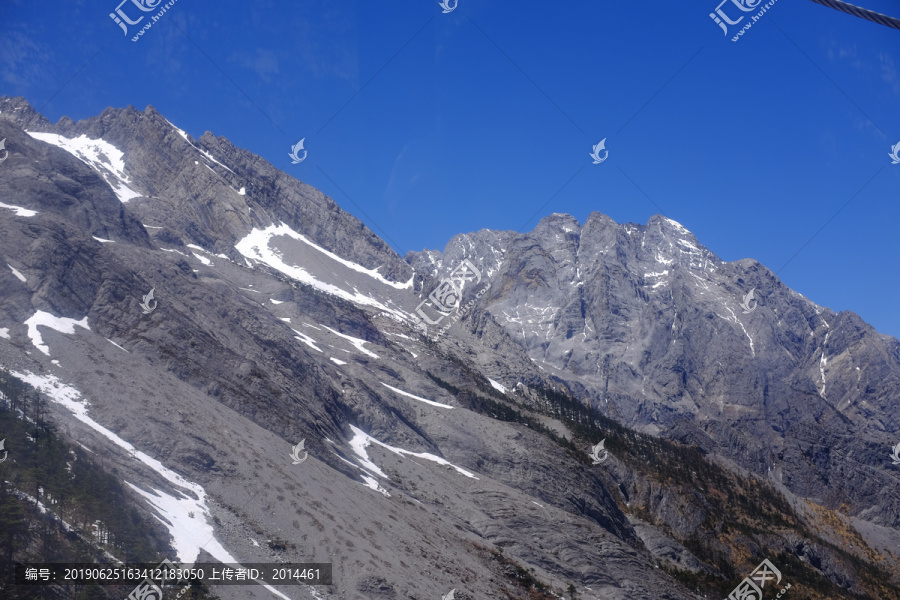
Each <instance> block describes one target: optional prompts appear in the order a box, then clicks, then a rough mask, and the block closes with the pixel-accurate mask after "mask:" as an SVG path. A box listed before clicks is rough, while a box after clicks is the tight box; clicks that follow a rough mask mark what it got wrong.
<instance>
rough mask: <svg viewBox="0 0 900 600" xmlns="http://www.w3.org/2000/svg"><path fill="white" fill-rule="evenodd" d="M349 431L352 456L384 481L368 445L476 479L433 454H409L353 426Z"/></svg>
mask: <svg viewBox="0 0 900 600" xmlns="http://www.w3.org/2000/svg"><path fill="white" fill-rule="evenodd" d="M450 408H452V407H450ZM350 429H352V430H353V439H351V440H350V447H351V448H352V449H353V452H354V454H356V456H357V457H359V462H360V464H362V465H363V468H365V469H366V470H367V471H371V472H372V473H375V474H376V475H378V476H379V477H384V478H385V479H387V478H388V477H387V475H385V474H384V471H382V470H381V469H380V468H379V467H378V465H376V464H375V463H373V462H372V461H371V460H370V459H369V455H368V453H367V452H366V447H368V446H369V444H377V445H379V446H381V447H382V448H384V449H385V450H390V451H391V452H393V453H394V454H397V455H398V456H415V457H416V458H423V459H425V460H430V461H432V462H436V463H437V464H439V465H444V466H448V467H451V468H453V469H456V471H457V472H458V473H461V474H463V475H465V476H466V477H470V478H472V479H478V477H476V476H475V475H474V474H472V473H470V472H469V471H466V470H465V469H463V468H461V467H457V466H456V465H454V464H453V463H451V462H449V461H447V460H444V459H443V458H441V457H440V456H435V455H434V454H429V453H428V452H411V451H409V450H404V449H403V448H395V447H394V446H389V445H387V444H385V443H384V442H380V441H378V440H376V439H375V438H373V437H372V436H371V435H369V434H368V433H366V432H365V431H363V430H362V429H359V428H358V427H355V426H354V425H351V426H350Z"/></svg>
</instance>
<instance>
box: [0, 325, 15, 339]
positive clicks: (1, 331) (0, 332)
mask: <svg viewBox="0 0 900 600" xmlns="http://www.w3.org/2000/svg"><path fill="white" fill-rule="evenodd" d="M0 338H3V339H4V340H10V339H12V338H11V337H9V329H8V328H6V327H0Z"/></svg>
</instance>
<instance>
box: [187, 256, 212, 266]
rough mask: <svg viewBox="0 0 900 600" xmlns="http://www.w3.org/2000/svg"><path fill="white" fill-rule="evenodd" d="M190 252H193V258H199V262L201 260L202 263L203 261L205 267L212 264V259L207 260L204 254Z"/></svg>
mask: <svg viewBox="0 0 900 600" xmlns="http://www.w3.org/2000/svg"><path fill="white" fill-rule="evenodd" d="M191 254H193V255H194V258H196V259H197V260H199V261H200V262H202V263H203V264H204V265H206V266H207V267H210V266H212V261H211V260H209V259H208V258H206V257H205V256H201V255H199V254H197V253H196V252H191Z"/></svg>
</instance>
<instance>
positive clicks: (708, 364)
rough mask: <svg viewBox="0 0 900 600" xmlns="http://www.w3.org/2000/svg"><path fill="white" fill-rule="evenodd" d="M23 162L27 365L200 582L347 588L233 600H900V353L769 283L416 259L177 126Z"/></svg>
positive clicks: (18, 222)
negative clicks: (757, 572)
mask: <svg viewBox="0 0 900 600" xmlns="http://www.w3.org/2000/svg"><path fill="white" fill-rule="evenodd" d="M3 138H6V140H7V142H6V148H7V149H8V150H9V151H10V155H9V158H8V159H7V160H6V161H5V162H4V163H3V164H2V165H0V368H2V369H5V370H6V371H8V372H9V373H11V374H12V375H13V376H15V377H17V378H19V379H21V380H22V381H24V382H26V383H29V384H31V385H32V386H34V387H35V388H37V389H39V390H41V391H42V392H43V393H44V394H45V395H46V397H47V398H48V399H49V400H50V409H51V411H52V414H53V417H54V419H55V421H56V422H57V423H59V424H60V426H61V429H62V430H63V431H65V432H66V436H67V437H68V438H70V439H71V440H74V441H77V442H78V443H80V444H82V445H83V446H85V447H86V448H88V449H90V451H91V452H94V453H98V454H101V455H103V456H104V457H106V459H107V460H108V461H109V462H110V463H111V464H113V465H115V469H116V473H117V476H119V477H121V479H122V480H123V481H124V482H126V483H127V485H128V486H129V489H130V490H132V491H133V500H134V503H135V505H136V506H138V507H140V509H141V510H142V511H143V512H145V513H147V514H151V515H155V516H156V517H158V519H159V521H158V522H159V527H161V528H163V531H164V532H165V533H166V534H167V535H168V537H169V539H170V540H171V550H172V554H171V558H172V559H173V560H176V559H177V560H178V561H181V562H184V563H190V562H194V561H198V560H202V561H210V560H218V561H221V562H231V563H259V562H330V563H333V569H334V585H333V586H318V587H315V588H311V587H297V586H294V587H287V586H277V587H272V588H268V589H266V588H262V587H255V588H237V587H226V586H223V587H221V588H217V589H216V593H217V594H219V595H220V596H221V597H222V598H244V597H248V596H247V595H246V594H248V593H252V594H254V597H286V598H291V599H294V598H313V597H316V598H366V599H372V598H376V599H377V598H384V599H387V598H398V599H399V598H422V599H424V598H440V597H442V596H444V595H446V594H447V593H448V592H449V591H450V590H451V589H455V590H456V592H455V597H456V598H458V599H464V598H550V597H554V596H552V595H551V594H552V593H555V594H557V597H559V595H562V594H563V593H566V594H577V596H576V597H578V598H621V599H625V598H628V599H629V600H634V599H639V598H646V599H651V598H652V599H654V600H656V599H660V598H669V599H676V598H678V599H681V598H684V599H687V598H695V597H704V596H703V595H704V594H709V593H712V591H721V590H724V592H725V593H724V594H722V595H723V596H724V595H727V593H728V591H730V589H731V588H733V587H734V586H735V585H736V584H737V583H739V582H740V581H741V580H742V579H743V578H744V577H746V576H747V575H749V574H750V572H751V571H752V570H753V568H754V567H755V566H756V564H758V563H759V562H760V560H762V558H769V559H770V560H772V561H773V563H776V564H778V566H779V569H780V570H781V574H782V575H783V577H784V579H785V580H787V581H790V582H792V585H793V586H794V587H792V588H791V591H790V593H791V594H792V595H794V594H796V595H797V597H802V596H801V595H800V594H802V593H804V589H805V593H807V596H808V597H844V596H843V594H847V595H846V597H848V598H849V597H852V596H851V595H850V594H857V597H868V598H894V597H900V596H898V593H900V592H898V589H900V588H897V587H894V585H893V584H892V583H891V582H892V581H893V580H894V578H895V577H896V573H897V572H898V571H897V569H898V563H897V559H896V556H895V555H894V554H892V552H893V550H892V549H893V548H896V545H897V544H898V543H900V535H898V531H897V501H896V498H897V497H898V482H900V480H898V477H897V471H896V467H894V466H893V465H891V462H890V456H889V454H890V450H891V447H892V446H893V445H894V444H895V443H896V442H897V441H898V440H896V439H894V436H895V435H896V434H897V430H898V423H897V408H896V407H895V405H894V403H893V402H892V400H893V399H894V398H896V397H897V396H898V394H900V385H898V383H900V378H898V375H900V344H898V341H897V340H896V339H894V338H891V337H888V336H884V335H880V334H878V333H877V332H875V331H874V330H873V329H872V328H871V327H869V326H868V325H867V324H865V323H864V322H863V321H862V320H861V319H860V318H859V317H858V316H857V315H855V314H853V313H849V312H844V313H839V314H835V313H834V312H832V311H830V310H828V309H827V308H824V307H820V306H817V305H816V304H815V303H814V302H812V301H810V300H808V299H806V298H804V297H802V296H801V295H799V294H797V293H796V292H793V291H792V290H790V289H788V288H787V287H786V286H784V285H783V284H782V283H781V282H780V281H779V280H778V278H777V277H776V276H775V275H774V274H773V273H772V272H771V271H769V270H768V269H767V268H766V267H764V266H763V265H761V264H759V263H757V262H755V261H752V260H742V261H737V262H724V261H722V260H721V259H719V258H718V257H717V256H715V254H714V253H713V252H711V251H710V250H709V249H707V248H705V247H704V246H703V245H702V244H701V243H700V241H699V240H697V239H696V238H695V237H694V236H693V235H692V234H691V233H690V232H689V231H688V230H687V229H685V228H684V227H682V226H681V225H680V224H678V223H676V222H674V221H671V220H669V219H666V218H663V217H659V216H657V217H653V218H651V219H650V221H649V222H648V223H647V224H646V225H635V224H617V223H615V222H613V221H612V220H611V219H609V218H608V217H606V216H604V215H602V214H600V213H599V212H598V213H594V214H592V215H591V216H590V218H589V219H588V220H587V222H586V223H584V224H581V223H578V222H577V221H576V220H575V219H574V218H572V217H571V216H568V215H560V214H553V215H550V216H548V217H546V218H544V219H543V220H541V222H540V223H539V224H538V226H537V227H536V228H535V229H534V230H533V231H531V232H529V233H525V234H519V233H514V232H498V231H490V230H482V231H479V232H475V233H470V234H462V235H459V236H457V237H455V238H454V239H453V240H451V241H450V242H449V243H448V245H447V247H446V248H445V249H444V251H443V252H439V251H435V250H432V251H424V252H418V253H410V254H409V255H407V256H406V257H400V256H398V255H397V254H396V253H395V252H394V251H393V250H391V248H390V247H389V246H388V245H387V244H386V243H384V242H383V241H382V240H381V239H380V238H378V236H376V235H375V234H374V233H373V232H371V231H370V230H369V229H367V228H366V227H365V226H364V225H363V224H362V223H361V222H360V221H359V220H357V219H356V218H355V217H353V216H352V215H350V214H349V213H347V212H344V211H343V210H342V209H341V208H340V207H339V206H338V205H337V204H336V203H335V202H334V201H333V200H331V199H330V198H328V197H326V196H325V195H323V194H322V193H321V192H319V191H317V190H315V189H313V188H311V187H310V186H308V185H305V184H303V183H301V182H300V181H297V180H296V179H294V178H293V177H291V176H289V175H286V174H285V173H282V172H281V171H279V170H277V169H276V168H274V167H273V166H272V165H270V164H268V163H267V162H266V161H264V160H263V159H261V158H259V157H258V156H255V155H253V154H252V153H250V152H248V151H246V150H243V149H240V148H236V147H235V146H233V145H232V144H231V143H230V142H228V140H227V139H225V138H221V137H216V136H215V135H213V134H211V133H206V134H204V135H203V136H201V137H200V138H199V139H193V138H192V137H191V136H190V135H188V134H187V133H185V132H184V131H182V130H180V129H179V128H178V127H177V126H176V125H174V124H172V123H170V122H169V121H168V120H167V119H165V118H164V117H163V116H162V115H160V114H159V113H158V112H157V111H156V110H154V109H153V108H152V107H148V108H147V109H146V110H144V111H143V112H139V111H137V110H135V109H133V108H131V107H129V108H126V109H107V110H106V111H104V112H103V113H102V114H101V115H100V116H98V117H95V118H92V119H88V120H86V121H80V122H77V123H76V122H73V121H71V120H69V119H65V118H64V119H62V120H61V121H60V122H59V123H56V124H52V123H50V122H48V121H47V120H46V119H44V118H43V117H42V116H41V115H39V114H37V113H35V112H34V110H33V109H32V108H31V106H30V105H28V103H27V102H26V101H24V100H23V99H21V98H2V99H0V139H3ZM598 208H601V209H602V207H598ZM151 290H152V291H153V295H152V298H151V297H150V296H148V294H149V292H151ZM448 313H449V314H448ZM601 439H603V440H605V442H606V444H605V450H604V451H608V454H607V455H606V458H604V459H603V460H602V461H601V460H598V459H597V456H598V455H597V454H595V455H594V458H593V462H592V460H591V456H590V452H591V449H592V447H594V446H595V445H596V444H598V442H600V441H601ZM301 440H302V441H303V442H304V444H303V446H302V448H303V451H305V452H306V453H308V459H303V460H300V461H298V460H297V458H296V457H297V453H296V451H295V452H294V453H293V454H292V448H294V447H295V446H296V445H297V444H298V443H299V442H301ZM292 456H293V457H295V458H294V459H293V460H292ZM595 463H596V464H595ZM262 540H267V541H269V542H271V541H272V540H281V541H284V543H276V544H273V543H269V544H268V545H266V544H260V541H262ZM106 549H107V550H109V551H110V552H111V553H112V554H113V555H115V554H116V552H115V550H116V548H114V547H108V548H106ZM779 560H780V562H779ZM570 585H571V588H569V587H568V586H570ZM248 589H249V590H252V591H248ZM542 594H543V595H542ZM815 594H819V595H818V596H816V595H815Z"/></svg>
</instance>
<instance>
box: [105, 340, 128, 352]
mask: <svg viewBox="0 0 900 600" xmlns="http://www.w3.org/2000/svg"><path fill="white" fill-rule="evenodd" d="M106 341H107V342H109V343H110V344H112V345H113V346H115V347H116V348H118V349H119V350H124V351H125V352H128V350H125V348H123V347H122V346H120V345H118V344H117V343H115V342H114V341H112V340H111V339H109V338H106ZM128 353H129V354H131V353H130V352H128Z"/></svg>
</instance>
